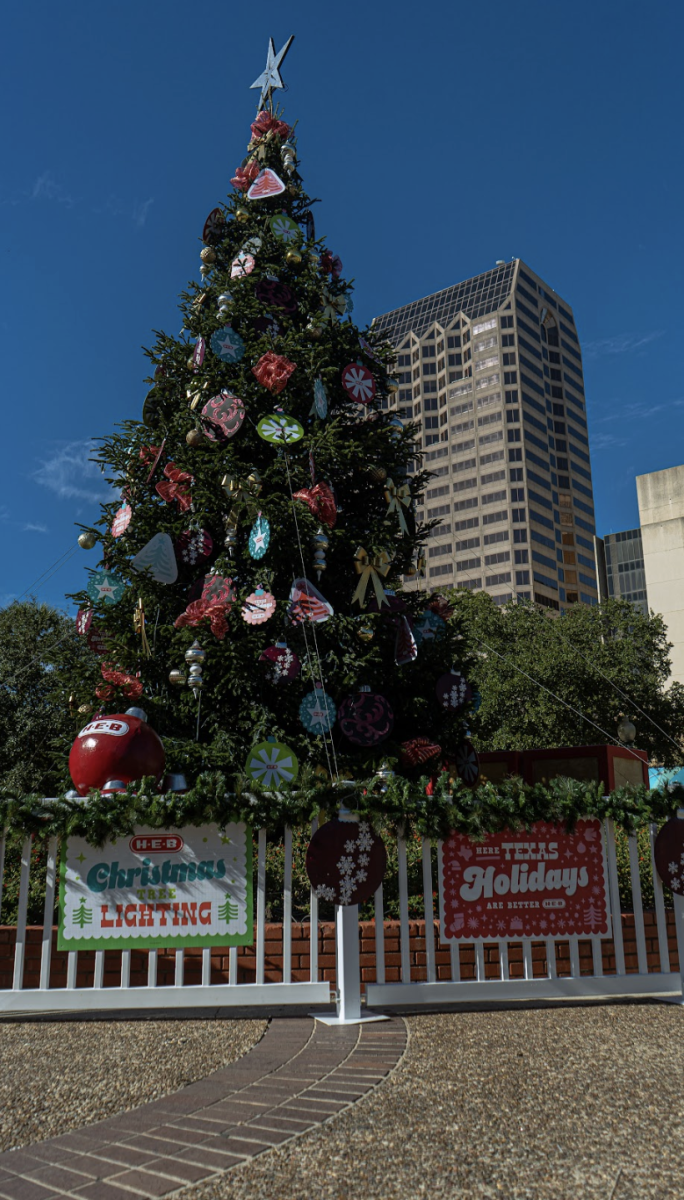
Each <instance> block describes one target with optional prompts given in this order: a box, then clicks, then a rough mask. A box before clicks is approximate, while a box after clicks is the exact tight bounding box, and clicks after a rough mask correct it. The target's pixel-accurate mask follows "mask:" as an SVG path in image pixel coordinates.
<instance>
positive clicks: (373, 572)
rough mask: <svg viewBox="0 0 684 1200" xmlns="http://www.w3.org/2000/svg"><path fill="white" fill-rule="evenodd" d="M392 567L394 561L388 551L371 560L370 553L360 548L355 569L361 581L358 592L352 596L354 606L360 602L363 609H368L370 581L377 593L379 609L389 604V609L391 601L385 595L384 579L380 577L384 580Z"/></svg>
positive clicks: (381, 552) (355, 557) (355, 560)
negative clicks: (367, 596)
mask: <svg viewBox="0 0 684 1200" xmlns="http://www.w3.org/2000/svg"><path fill="white" fill-rule="evenodd" d="M391 565H392V560H391V558H390V556H389V554H388V553H387V551H386V550H381V551H380V553H379V554H376V555H375V556H374V557H373V558H371V557H370V556H369V554H368V552H367V551H366V550H364V548H363V546H359V548H358V550H357V551H356V554H355V555H354V567H355V569H356V574H357V575H360V576H361V578H360V579H359V582H358V584H357V585H356V591H355V592H354V595H353V596H352V604H354V602H355V601H356V600H358V602H359V605H360V606H361V608H365V607H366V588H367V587H368V583H369V581H372V583H373V588H374V591H375V598H376V600H377V602H378V608H382V605H383V604H387V606H388V607H389V601H388V599H387V597H386V595H385V590H384V588H383V586H382V579H381V578H380V576H382V577H383V579H384V577H385V576H386V575H387V574H388V572H389V569H390V566H391Z"/></svg>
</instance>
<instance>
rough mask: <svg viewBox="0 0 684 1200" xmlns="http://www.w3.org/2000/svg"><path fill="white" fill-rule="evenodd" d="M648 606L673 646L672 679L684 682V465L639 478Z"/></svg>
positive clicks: (638, 486) (638, 496)
mask: <svg viewBox="0 0 684 1200" xmlns="http://www.w3.org/2000/svg"><path fill="white" fill-rule="evenodd" d="M636 483H637V499H638V501H639V522H640V524H641V541H642V545H643V560H644V571H645V574H646V589H647V591H648V603H649V606H650V607H651V608H652V609H653V611H654V612H656V613H660V614H661V616H662V617H663V620H664V621H665V624H666V625H667V636H668V641H670V642H671V643H672V650H671V656H672V678H673V679H674V680H677V682H679V683H684V466H681V467H670V468H669V469H668V470H666V471H653V472H651V473H650V474H649V475H637V481H636Z"/></svg>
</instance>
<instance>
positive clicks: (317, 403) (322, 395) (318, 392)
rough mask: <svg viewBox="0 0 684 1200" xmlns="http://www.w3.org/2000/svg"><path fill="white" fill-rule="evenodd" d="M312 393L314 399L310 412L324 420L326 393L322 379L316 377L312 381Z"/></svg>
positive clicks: (326, 402)
mask: <svg viewBox="0 0 684 1200" xmlns="http://www.w3.org/2000/svg"><path fill="white" fill-rule="evenodd" d="M313 394H314V400H313V408H312V410H311V411H312V413H315V414H316V416H317V417H320V418H321V421H324V420H325V418H326V417H327V415H328V393H327V392H326V390H325V388H324V387H323V381H322V380H321V379H317V380H316V382H315V383H314V393H313Z"/></svg>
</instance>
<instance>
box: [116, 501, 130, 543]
mask: <svg viewBox="0 0 684 1200" xmlns="http://www.w3.org/2000/svg"><path fill="white" fill-rule="evenodd" d="M132 516H133V512H132V510H131V506H130V504H126V503H125V502H124V503H123V504H122V505H121V508H119V509H117V511H116V512H115V514H114V520H113V521H112V537H115V538H120V537H121V536H122V534H124V533H125V532H126V530H127V529H128V526H129V525H130V523H131V517H132Z"/></svg>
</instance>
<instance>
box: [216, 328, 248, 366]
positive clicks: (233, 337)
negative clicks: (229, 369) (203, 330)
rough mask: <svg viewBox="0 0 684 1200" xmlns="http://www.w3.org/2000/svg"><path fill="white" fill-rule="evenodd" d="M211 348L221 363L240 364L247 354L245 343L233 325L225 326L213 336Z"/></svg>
mask: <svg viewBox="0 0 684 1200" xmlns="http://www.w3.org/2000/svg"><path fill="white" fill-rule="evenodd" d="M211 348H212V350H213V351H214V354H215V355H216V357H217V358H220V359H221V362H227V363H236V362H239V361H240V359H241V358H242V356H243V354H244V353H245V343H244V342H243V340H242V338H241V337H240V334H239V333H237V332H236V330H234V329H233V327H232V325H224V327H223V329H217V330H216V332H215V333H212V335H211Z"/></svg>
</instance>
